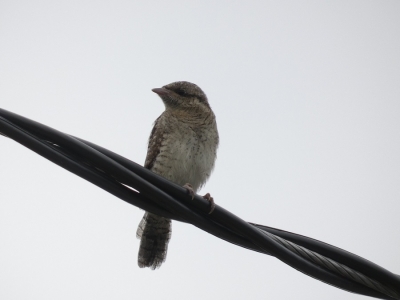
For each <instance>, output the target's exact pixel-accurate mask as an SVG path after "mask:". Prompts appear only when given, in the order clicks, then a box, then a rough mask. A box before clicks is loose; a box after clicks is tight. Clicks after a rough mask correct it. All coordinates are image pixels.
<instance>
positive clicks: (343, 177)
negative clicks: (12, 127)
mask: <svg viewBox="0 0 400 300" xmlns="http://www.w3.org/2000/svg"><path fill="white" fill-rule="evenodd" d="M399 16H400V1H383V0H380V1H364V0H363V1H361V0H360V1H354V0H347V1H282V0H280V1H266V0H264V1H218V2H216V1H192V2H190V3H189V2H187V1H132V0H131V1H119V0H114V1H104V0H102V1H85V0H80V1H6V0H1V1H0V107H1V108H4V109H7V110H10V111H12V112H15V113H17V114H20V115H23V116H26V117H28V118H31V119H33V120H36V121H39V122H41V123H44V124H46V125H49V126H51V127H54V128H56V129H58V130H61V131H63V132H66V133H69V134H73V135H76V136H79V137H81V138H84V139H87V140H89V141H92V142H94V143H96V144H99V145H101V146H103V147H106V148H108V149H110V150H113V151H115V152H117V153H119V154H121V155H123V156H125V157H127V158H129V159H132V160H134V161H136V162H138V163H140V164H143V162H144V159H145V155H146V146H147V145H146V143H147V138H148V136H149V134H150V130H151V127H152V122H153V121H154V120H155V119H156V117H157V116H158V115H159V114H160V113H161V112H162V111H163V104H162V102H161V101H160V100H159V98H158V97H157V95H155V94H153V93H152V92H151V89H152V88H155V87H160V86H162V85H165V84H167V83H170V82H173V81H177V80H187V81H191V82H194V83H196V84H198V85H199V86H200V87H201V88H202V89H203V90H204V91H205V92H206V93H207V95H208V98H209V101H210V104H211V106H212V108H213V110H214V112H215V114H216V116H217V122H218V128H219V133H220V137H221V143H220V148H219V152H218V160H217V164H216V168H215V171H214V173H213V175H212V176H211V179H210V181H209V182H208V184H207V185H206V187H205V188H203V190H202V191H201V192H200V193H201V194H204V193H206V192H210V193H211V194H212V195H213V197H214V199H215V200H216V202H217V203H218V204H219V205H221V206H223V207H224V208H226V209H228V210H230V211H231V212H232V213H234V214H236V215H238V216H240V217H241V218H243V219H244V220H246V221H251V222H256V223H260V224H264V225H268V226H273V227H277V228H280V229H284V230H288V231H292V232H296V233H299V234H303V235H307V236H310V237H313V238H316V239H319V240H322V241H324V242H327V243H330V244H333V245H335V246H338V247H341V248H343V249H345V250H348V251H350V252H353V253H355V254H358V255H360V256H362V257H364V258H366V259H369V260H371V261H373V262H375V263H377V264H379V265H381V266H382V267H384V268H387V269H388V270H390V271H392V272H394V273H397V274H399V273H400V258H399V251H400V238H399V236H400V227H399V225H400V221H399V211H400V205H399V200H400V158H399V154H400V118H399V114H400V84H399V83H400V55H399V53H400V18H399ZM0 150H1V152H0V153H1V155H0V170H1V171H0V182H1V186H0V254H1V255H0V285H1V286H0V299H5V300H9V299H10V300H14V299H18V300H19V299H149V300H150V299H161V298H162V299H293V298H295V299H365V297H362V296H358V295H354V294H350V293H347V292H344V291H341V290H339V289H336V288H333V287H331V286H328V285H326V284H324V283H321V282H319V281H316V280H314V279H312V278H310V277H308V276H305V275H303V274H302V273H299V272H298V271H296V270H294V269H292V268H290V267H288V266H287V265H285V264H283V263H282V262H280V261H279V260H277V259H275V258H273V257H269V256H266V255H261V254H259V253H255V252H251V251H248V250H245V249H242V248H239V247H237V246H234V245H231V244H228V243H226V242H224V241H222V240H219V239H217V238H215V237H213V236H211V235H209V234H206V233H204V232H202V231H200V230H199V229H197V228H195V227H193V226H190V225H185V224H179V223H177V222H174V223H173V234H172V240H171V242H170V245H169V253H168V257H167V261H166V263H165V264H164V265H163V266H162V267H161V268H160V269H159V270H157V271H150V270H147V269H145V270H144V269H139V268H138V266H137V262H136V259H137V251H138V246H139V241H138V240H137V239H136V237H135V233H136V228H137V225H138V223H139V221H140V219H141V217H142V215H143V211H141V210H139V209H138V208H136V207H133V206H130V205H128V204H126V203H124V202H123V201H121V200H119V199H117V198H115V197H113V196H111V195H110V194H108V193H106V192H104V191H103V190H101V189H99V188H97V187H95V186H93V185H92V184H90V183H88V182H86V181H84V180H82V179H80V178H78V177H77V176H75V175H73V174H70V173H68V172H67V171H65V170H63V169H61V168H59V167H58V166H56V165H54V164H52V163H50V162H48V161H47V160H45V159H44V158H42V157H40V156H38V155H36V154H34V153H33V152H31V151H30V150H28V149H26V148H24V147H23V146H21V145H19V144H17V143H15V142H13V141H11V140H9V139H6V138H2V137H0Z"/></svg>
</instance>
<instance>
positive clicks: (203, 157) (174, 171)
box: [152, 123, 218, 191]
mask: <svg viewBox="0 0 400 300" xmlns="http://www.w3.org/2000/svg"><path fill="white" fill-rule="evenodd" d="M173 125H176V126H173ZM173 125H172V126H169V128H168V130H165V132H164V134H163V138H162V143H161V146H160V151H159V154H158V155H157V158H156V161H155V163H154V166H153V168H152V170H153V171H154V172H156V173H158V174H160V175H162V176H164V177H165V178H167V179H169V180H171V181H173V182H175V183H176V184H178V185H184V184H186V183H190V184H191V185H192V186H193V189H194V190H195V191H196V190H197V189H198V188H200V187H201V186H202V185H203V184H204V183H205V182H206V180H207V179H208V177H209V176H210V174H211V171H212V169H213V167H214V162H215V159H216V150H217V146H218V132H217V128H216V126H215V123H214V124H210V126H202V127H196V125H193V124H185V123H177V124H173Z"/></svg>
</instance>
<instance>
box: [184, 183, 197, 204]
mask: <svg viewBox="0 0 400 300" xmlns="http://www.w3.org/2000/svg"><path fill="white" fill-rule="evenodd" d="M183 187H184V188H185V189H186V190H187V191H188V193H189V195H190V196H192V200H193V199H194V195H195V193H194V191H193V187H192V185H191V184H190V183H186V184H185V185H184V186H183Z"/></svg>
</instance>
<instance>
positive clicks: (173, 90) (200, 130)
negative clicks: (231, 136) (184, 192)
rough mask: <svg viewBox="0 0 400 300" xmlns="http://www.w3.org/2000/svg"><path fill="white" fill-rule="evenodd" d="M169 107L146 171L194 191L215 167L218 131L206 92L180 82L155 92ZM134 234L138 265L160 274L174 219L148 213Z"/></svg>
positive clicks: (162, 117) (149, 152)
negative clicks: (136, 239) (187, 185)
mask: <svg viewBox="0 0 400 300" xmlns="http://www.w3.org/2000/svg"><path fill="white" fill-rule="evenodd" d="M153 92H155V93H156V94H158V96H159V97H160V98H161V100H162V101H163V103H164V105H165V111H164V112H163V113H162V114H161V115H160V117H158V118H157V119H156V121H155V122H154V127H153V129H152V131H151V134H150V138H149V145H148V149H147V156H146V161H145V164H144V166H145V167H146V168H147V169H149V170H151V171H152V172H154V173H156V174H159V175H161V176H163V177H165V178H167V179H168V180H171V181H172V182H175V183H176V184H179V185H182V186H183V185H185V184H186V183H190V184H191V185H192V186H193V191H194V192H196V191H197V189H198V188H200V187H201V186H202V185H203V184H204V183H205V182H206V180H207V179H208V177H209V176H210V174H211V171H212V169H213V167H214V162H215V158H216V150H217V147H218V131H217V125H216V121H215V116H214V113H213V112H212V110H211V107H210V106H209V104H208V100H207V97H206V95H205V94H204V92H203V91H202V90H201V89H200V88H199V87H198V86H197V85H195V84H193V83H190V82H185V81H178V82H174V83H171V84H168V85H165V86H163V87H162V88H155V89H153ZM136 235H137V237H138V238H140V239H141V241H140V247H139V255H138V265H139V267H141V268H144V267H148V268H151V269H153V270H154V269H156V268H158V267H160V266H161V264H162V263H163V262H164V261H165V259H166V256H167V249H168V242H169V240H170V238H171V220H169V219H166V218H163V217H160V216H157V215H154V214H152V213H149V212H146V213H145V215H144V216H143V219H142V221H141V222H140V224H139V227H138V229H137V232H136Z"/></svg>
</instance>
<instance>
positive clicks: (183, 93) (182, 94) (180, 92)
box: [175, 89, 187, 96]
mask: <svg viewBox="0 0 400 300" xmlns="http://www.w3.org/2000/svg"><path fill="white" fill-rule="evenodd" d="M175 93H177V94H178V95H179V96H186V95H187V94H186V92H185V91H184V90H182V89H177V90H176V91H175Z"/></svg>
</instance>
